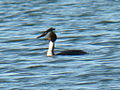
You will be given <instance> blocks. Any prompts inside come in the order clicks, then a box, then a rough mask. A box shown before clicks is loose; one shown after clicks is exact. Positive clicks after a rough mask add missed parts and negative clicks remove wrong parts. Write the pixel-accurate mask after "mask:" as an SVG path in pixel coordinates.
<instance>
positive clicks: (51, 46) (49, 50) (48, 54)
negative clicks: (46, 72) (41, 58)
mask: <svg viewBox="0 0 120 90" xmlns="http://www.w3.org/2000/svg"><path fill="white" fill-rule="evenodd" d="M53 55H54V42H52V41H50V42H49V48H48V51H47V56H53Z"/></svg>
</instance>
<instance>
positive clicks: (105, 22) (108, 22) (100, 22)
mask: <svg viewBox="0 0 120 90" xmlns="http://www.w3.org/2000/svg"><path fill="white" fill-rule="evenodd" d="M110 23H120V21H99V22H96V24H110Z"/></svg>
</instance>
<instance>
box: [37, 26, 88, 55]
mask: <svg viewBox="0 0 120 90" xmlns="http://www.w3.org/2000/svg"><path fill="white" fill-rule="evenodd" d="M53 30H55V28H49V29H48V30H47V31H45V32H44V33H43V34H42V35H40V36H38V37H37V38H39V37H43V36H45V35H47V34H48V35H47V39H48V40H49V47H48V51H47V56H54V55H84V54H87V52H85V51H83V50H67V51H62V52H60V53H58V54H54V48H55V41H56V39H57V35H56V34H55V32H53Z"/></svg>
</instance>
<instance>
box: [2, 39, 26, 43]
mask: <svg viewBox="0 0 120 90" xmlns="http://www.w3.org/2000/svg"><path fill="white" fill-rule="evenodd" d="M26 40H28V39H12V40H6V41H4V42H3V43H14V42H22V41H26Z"/></svg>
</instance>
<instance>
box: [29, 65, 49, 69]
mask: <svg viewBox="0 0 120 90" xmlns="http://www.w3.org/2000/svg"><path fill="white" fill-rule="evenodd" d="M44 67H48V65H34V66H29V67H27V68H28V69H41V68H44Z"/></svg>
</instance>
